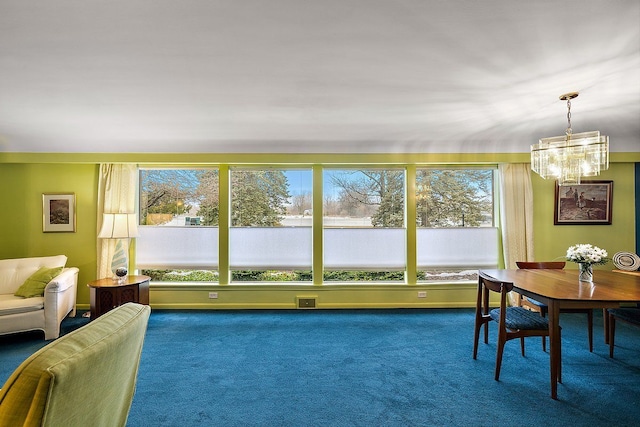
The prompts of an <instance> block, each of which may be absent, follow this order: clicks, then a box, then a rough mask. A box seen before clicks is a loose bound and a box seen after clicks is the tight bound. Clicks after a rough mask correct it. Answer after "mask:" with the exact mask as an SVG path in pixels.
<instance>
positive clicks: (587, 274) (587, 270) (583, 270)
mask: <svg viewBox="0 0 640 427" xmlns="http://www.w3.org/2000/svg"><path fill="white" fill-rule="evenodd" d="M578 270H579V271H580V275H579V276H578V279H579V280H580V281H581V282H593V266H592V265H591V264H589V263H586V262H580V263H578Z"/></svg>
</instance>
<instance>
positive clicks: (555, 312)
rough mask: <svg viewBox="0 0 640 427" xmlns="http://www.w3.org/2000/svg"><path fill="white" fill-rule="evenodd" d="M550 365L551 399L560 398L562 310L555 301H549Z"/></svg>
mask: <svg viewBox="0 0 640 427" xmlns="http://www.w3.org/2000/svg"><path fill="white" fill-rule="evenodd" d="M548 305H549V313H548V315H549V356H550V361H549V364H550V365H551V366H550V370H551V398H552V399H557V398H558V381H560V382H562V376H561V375H562V373H561V372H562V371H561V369H562V352H561V347H560V346H561V345H562V343H561V341H560V309H559V307H558V305H557V304H556V302H555V301H554V300H551V301H549V304H548Z"/></svg>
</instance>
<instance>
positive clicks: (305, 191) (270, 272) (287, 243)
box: [229, 168, 313, 282]
mask: <svg viewBox="0 0 640 427" xmlns="http://www.w3.org/2000/svg"><path fill="white" fill-rule="evenodd" d="M311 177H312V172H311V169H276V168H268V169H264V168H232V169H231V229H230V230H229V268H230V270H231V272H232V276H231V277H232V281H236V282H238V281H311V279H312V277H311V268H312V266H311V264H312V247H313V245H312V241H311V240H312V234H311V201H312V199H311V194H312V182H311V181H312V178H311Z"/></svg>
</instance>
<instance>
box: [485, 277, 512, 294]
mask: <svg viewBox="0 0 640 427" xmlns="http://www.w3.org/2000/svg"><path fill="white" fill-rule="evenodd" d="M478 277H479V281H480V283H481V284H482V285H483V286H484V287H485V288H487V289H488V290H490V291H493V292H498V293H505V294H506V293H509V292H511V290H512V289H513V283H511V282H502V281H500V280H498V279H495V278H493V277H491V276H487V275H486V274H484V273H482V272H480V274H479V276H478Z"/></svg>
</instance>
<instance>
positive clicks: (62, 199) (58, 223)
mask: <svg viewBox="0 0 640 427" xmlns="http://www.w3.org/2000/svg"><path fill="white" fill-rule="evenodd" d="M42 231H43V232H45V233H75V231H76V195H75V193H44V194H42Z"/></svg>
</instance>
